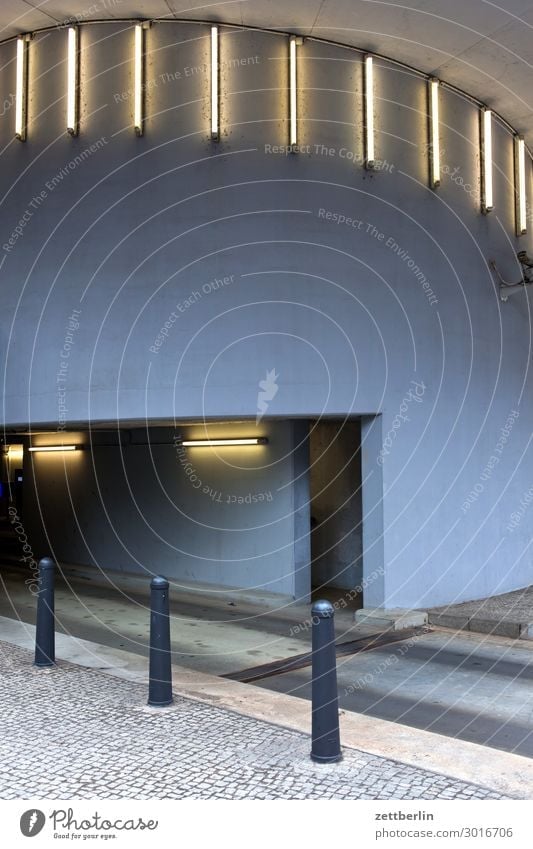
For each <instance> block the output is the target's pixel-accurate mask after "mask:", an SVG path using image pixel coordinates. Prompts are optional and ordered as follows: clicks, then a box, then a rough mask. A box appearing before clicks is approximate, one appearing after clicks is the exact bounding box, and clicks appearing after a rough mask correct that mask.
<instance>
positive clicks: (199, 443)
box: [181, 436, 268, 448]
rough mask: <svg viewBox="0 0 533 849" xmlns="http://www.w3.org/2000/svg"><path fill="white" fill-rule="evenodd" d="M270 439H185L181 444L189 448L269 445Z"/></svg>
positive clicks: (263, 437)
mask: <svg viewBox="0 0 533 849" xmlns="http://www.w3.org/2000/svg"><path fill="white" fill-rule="evenodd" d="M267 443H268V439H267V438H266V437H265V436H259V437H254V438H250V439H248V438H246V439H184V440H183V442H182V443H181V444H182V445H183V446H185V447H189V448H209V447H211V446H212V445H216V446H219V445H267Z"/></svg>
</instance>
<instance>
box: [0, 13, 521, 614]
mask: <svg viewBox="0 0 533 849" xmlns="http://www.w3.org/2000/svg"><path fill="white" fill-rule="evenodd" d="M220 51H221V57H220V58H221V127H222V132H221V140H220V142H219V143H214V142H212V141H211V140H210V138H209V97H208V95H209V75H208V73H207V72H206V71H207V63H208V61H209V27H206V26H203V25H200V24H178V23H177V24H175V23H172V24H171V23H160V24H157V23H156V24H154V25H153V26H152V28H151V29H150V30H149V31H148V32H147V34H146V52H147V62H146V92H145V94H146V121H145V127H144V135H143V136H142V137H140V138H138V137H136V136H135V134H134V132H133V129H132V120H133V119H132V115H133V97H132V93H133V92H132V86H133V62H132V57H133V30H132V27H131V25H128V24H125V23H116V24H105V25H103V24H102V25H91V26H86V27H82V28H81V122H80V134H79V136H78V137H75V138H72V137H69V136H68V135H67V134H66V132H65V108H66V105H65V76H66V67H65V61H64V59H65V55H66V32H65V31H62V30H54V31H50V32H42V33H39V34H37V35H36V36H35V37H34V39H33V41H32V43H31V45H30V66H29V79H30V84H29V92H30V96H29V113H28V139H27V141H26V142H25V143H21V142H19V141H16V140H15V139H14V138H13V123H14V122H13V119H14V115H13V109H12V107H11V106H10V104H11V103H12V98H10V97H9V93H11V92H13V90H14V81H15V62H14V56H15V44H14V42H9V43H6V44H4V45H3V46H2V47H1V48H0V54H1V57H2V61H1V62H0V66H1V70H0V90H1V91H3V92H4V93H5V97H6V102H5V103H4V107H3V109H4V113H5V114H4V115H3V117H2V118H1V119H0V147H1V150H2V155H1V160H0V162H1V165H2V167H1V169H0V197H1V199H2V206H1V210H2V211H1V218H2V244H3V245H4V248H3V249H2V265H1V271H0V273H1V280H2V318H1V323H0V350H1V352H2V361H4V358H5V363H6V367H5V372H4V381H3V396H4V397H3V417H4V422H5V424H6V426H11V425H16V424H23V425H24V424H28V423H31V424H33V425H35V424H39V425H48V426H51V427H52V428H57V427H59V429H63V428H68V427H71V426H73V424H74V423H82V424H83V423H85V422H88V421H92V422H99V421H116V420H117V419H119V420H120V421H131V420H134V421H142V420H144V419H146V418H147V419H149V420H150V421H151V422H156V421H158V420H161V421H166V422H168V421H171V420H172V419H173V418H174V417H175V418H176V419H178V420H180V421H185V420H187V419H192V420H198V419H202V418H203V417H207V418H213V419H218V420H221V419H227V418H232V417H235V418H255V415H256V412H257V402H258V383H259V381H260V380H262V379H264V378H265V375H266V373H267V371H270V370H272V369H275V371H276V373H277V374H278V375H279V378H278V381H277V382H278V385H279V390H278V392H277V394H276V395H275V398H273V399H272V401H271V402H270V403H269V406H268V411H267V415H268V417H282V418H293V417H306V418H311V417H319V416H322V415H326V416H344V415H349V416H365V417H366V418H364V420H363V440H364V447H363V454H362V457H363V479H364V480H365V481H366V483H364V485H363V486H364V489H363V501H364V510H365V522H366V542H365V548H366V561H365V567H364V568H365V571H367V572H368V571H369V570H371V569H373V568H375V566H377V565H380V564H383V563H384V564H385V575H384V577H383V579H382V580H381V581H374V582H373V583H372V585H371V586H370V587H369V588H368V590H367V596H366V604H367V605H371V604H382V605H385V606H387V607H396V606H420V607H422V606H427V605H428V604H437V603H443V602H447V601H450V600H453V599H457V598H464V599H467V598H474V597H478V596H483V595H485V594H488V593H493V592H503V591H505V590H508V589H512V588H515V587H520V586H524V585H526V584H529V583H530V582H531V570H530V555H529V552H528V545H529V540H530V528H531V516H532V515H533V513H532V514H531V515H529V514H528V512H527V506H526V508H525V509H522V507H523V505H522V507H521V501H522V502H523V503H526V504H527V501H524V499H525V498H526V492H527V490H528V489H529V487H530V486H531V482H530V478H529V468H530V462H531V458H530V454H529V453H528V452H529V440H530V422H531V420H532V413H533V410H532V401H531V398H532V387H531V376H530V369H529V363H530V320H529V319H530V315H529V305H528V301H527V295H526V294H525V293H520V294H519V295H517V296H515V297H513V298H512V299H510V300H509V301H508V302H507V303H505V304H502V303H501V301H500V300H499V297H498V292H497V286H496V285H495V283H494V280H493V277H492V276H491V273H490V270H489V268H488V260H489V259H492V258H493V259H495V260H496V261H497V263H498V266H499V267H500V268H501V270H502V272H503V273H504V275H506V276H507V277H508V278H510V279H519V277H520V272H519V268H518V266H517V263H516V259H515V257H516V251H517V250H518V249H527V247H528V246H529V244H530V238H529V236H527V237H524V238H521V239H516V238H515V236H514V230H515V221H514V207H515V196H514V182H513V139H512V136H511V134H510V133H509V131H508V129H507V128H506V127H504V126H503V125H502V124H500V123H499V122H498V121H495V124H494V142H493V143H494V156H495V170H494V180H495V186H494V194H495V210H494V212H492V213H491V214H490V215H487V216H484V215H482V214H480V211H479V209H480V200H479V171H480V162H479V132H478V126H479V109H478V107H477V105H476V104H474V103H472V102H471V101H470V100H469V99H468V98H467V97H465V96H462V95H460V94H459V93H456V92H453V91H451V90H449V89H446V88H443V89H442V91H441V142H442V148H443V152H442V157H441V163H442V169H443V175H442V185H441V187H440V188H439V189H438V191H436V192H435V191H432V190H431V189H430V188H429V187H428V161H427V145H426V142H427V115H426V112H427V109H426V81H425V79H423V78H422V77H421V76H420V75H417V74H416V73H414V72H411V71H409V70H408V69H405V68H401V67H399V66H397V65H395V64H393V63H388V62H387V61H385V60H381V59H376V60H375V69H374V74H375V91H376V108H375V121H376V157H377V160H378V163H377V164H378V168H377V169H376V170H374V171H367V170H366V169H365V168H364V167H363V166H362V164H361V160H362V156H363V138H362V114H363V112H362V84H363V78H362V64H361V58H362V57H361V55H360V54H359V53H357V52H355V51H353V50H349V49H347V48H342V47H337V46H335V45H328V44H323V43H319V42H315V41H312V40H310V41H306V42H304V44H303V45H302V46H301V47H300V48H299V49H298V57H299V58H298V62H299V65H298V68H299V85H300V89H301V91H300V98H299V136H300V138H299V141H300V145H301V150H300V152H299V153H298V154H297V155H291V154H289V155H287V153H286V144H287V140H288V122H287V114H288V92H287V81H288V67H287V56H288V46H287V39H285V38H283V37H281V36H279V35H274V34H270V33H264V32H251V31H246V30H239V29H231V28H227V29H225V28H223V27H222V28H221V34H220ZM529 168H530V163H529V160H528V169H529ZM529 177H530V171H529V170H528V184H529ZM528 188H529V185H528ZM10 239H11V242H10ZM67 353H68V357H67V356H66V354H67ZM65 363H67V365H66V366H65ZM513 411H516V412H517V413H518V415H516V414H515V413H514V412H513ZM376 414H379V415H378V416H377V417H376ZM509 417H511V418H509ZM509 422H510V424H509ZM502 428H507V429H506V432H505V435H504V436H503V441H502V433H501V429H502ZM365 446H366V447H365ZM365 486H366V490H365ZM381 491H382V492H383V493H384V497H383V500H382V501H381V499H380V492H381ZM365 493H366V494H365ZM472 493H474V495H472ZM469 494H470V495H469ZM521 510H522V513H520V511H521ZM513 513H515V514H516V515H517V516H519V519H518V521H516V517H515V519H514V520H513V518H512V514H513ZM513 522H514V525H516V526H513ZM382 531H383V532H382Z"/></svg>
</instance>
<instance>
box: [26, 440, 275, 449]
mask: <svg viewBox="0 0 533 849" xmlns="http://www.w3.org/2000/svg"><path fill="white" fill-rule="evenodd" d="M267 444H268V439H267V437H266V436H258V437H240V438H236V439H184V440H183V442H182V443H181V445H183V446H184V447H189V448H211V447H222V446H232V445H267ZM80 448H81V445H33V446H32V447H31V448H29V449H28V450H29V451H31V452H41V453H46V452H52V451H78V450H79V449H80Z"/></svg>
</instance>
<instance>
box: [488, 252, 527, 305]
mask: <svg viewBox="0 0 533 849" xmlns="http://www.w3.org/2000/svg"><path fill="white" fill-rule="evenodd" d="M517 258H518V261H519V262H520V264H521V265H522V268H523V271H522V280H520V281H519V282H518V283H508V282H507V281H506V280H504V279H503V277H502V275H501V274H500V272H499V271H498V267H497V265H496V262H495V260H493V259H491V260H489V266H490V267H491V268H492V270H493V271H494V273H495V274H496V275H497V277H498V279H499V281H500V299H501V300H502V301H504V302H505V301H507V300H508V299H509V298H510V297H511V295H516V294H517V293H518V292H523V291H524V289H525V288H526V286H530V285H531V283H533V259H531V258H530V257H529V256H528V255H527V252H526V251H520V253H519V254H517Z"/></svg>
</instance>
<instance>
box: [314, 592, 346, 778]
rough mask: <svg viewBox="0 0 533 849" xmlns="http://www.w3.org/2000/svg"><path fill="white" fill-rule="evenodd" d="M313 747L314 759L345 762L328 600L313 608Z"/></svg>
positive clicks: (332, 610) (332, 614) (330, 609)
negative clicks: (343, 760) (343, 759)
mask: <svg viewBox="0 0 533 849" xmlns="http://www.w3.org/2000/svg"><path fill="white" fill-rule="evenodd" d="M311 614H312V623H313V631H312V640H313V652H312V684H311V686H312V735H311V736H312V746H311V760H313V761H318V762H319V763H333V762H335V761H340V760H341V759H342V753H341V743H340V733H339V706H338V694H337V658H336V654H335V625H334V619H333V616H334V609H333V605H332V604H330V603H329V601H316V602H315V603H314V604H313V606H312V608H311Z"/></svg>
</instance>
